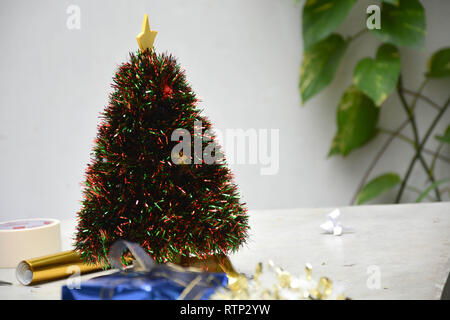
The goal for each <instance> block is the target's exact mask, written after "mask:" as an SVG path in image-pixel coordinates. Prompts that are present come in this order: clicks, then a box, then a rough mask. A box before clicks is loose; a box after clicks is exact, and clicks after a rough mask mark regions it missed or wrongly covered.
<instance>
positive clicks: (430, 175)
mask: <svg viewBox="0 0 450 320" xmlns="http://www.w3.org/2000/svg"><path fill="white" fill-rule="evenodd" d="M427 82H428V78H425V80H424V81H423V82H422V84H421V85H420V88H419V90H418V91H417V94H416V95H415V96H414V99H413V101H412V102H411V107H409V106H408V103H407V102H406V99H405V96H404V95H403V91H402V87H403V86H402V77H401V76H400V77H399V80H398V84H397V92H398V95H399V97H400V101H401V105H402V107H403V109H405V112H406V114H407V115H408V117H409V120H410V122H411V127H412V131H413V134H414V145H415V148H416V155H415V156H414V157H413V161H412V166H411V170H409V172H408V173H407V175H406V176H405V178H404V180H408V179H409V175H410V174H411V171H412V168H413V167H414V164H415V162H416V160H419V161H420V163H421V164H422V167H423V169H424V170H425V173H426V174H427V176H428V178H429V179H430V181H431V183H434V182H435V179H434V175H433V172H432V171H430V168H429V167H428V165H427V163H426V161H425V159H424V158H423V155H422V152H421V151H422V150H421V148H420V147H419V146H420V144H421V143H420V138H419V132H418V129H417V123H416V118H415V115H414V108H415V106H416V103H417V100H418V97H419V94H421V92H422V90H423V88H424V87H425V85H426V83H427ZM403 182H404V183H403ZM403 182H402V185H401V187H400V191H399V194H398V195H397V199H396V201H400V198H401V194H402V193H403V190H404V188H405V185H406V181H403ZM434 191H435V193H436V198H437V199H438V200H439V201H441V195H440V193H439V189H435V190H434ZM399 195H400V197H399Z"/></svg>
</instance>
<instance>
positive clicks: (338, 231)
mask: <svg viewBox="0 0 450 320" xmlns="http://www.w3.org/2000/svg"><path fill="white" fill-rule="evenodd" d="M340 215H341V211H340V210H339V209H334V210H333V211H331V212H330V213H329V214H328V215H327V218H328V220H327V221H326V222H324V223H322V224H321V225H320V228H321V229H322V230H324V231H325V232H326V233H330V234H333V235H335V236H340V235H342V234H343V233H345V232H353V230H352V229H351V228H348V227H344V226H343V225H342V224H341V223H340V222H339V216H340Z"/></svg>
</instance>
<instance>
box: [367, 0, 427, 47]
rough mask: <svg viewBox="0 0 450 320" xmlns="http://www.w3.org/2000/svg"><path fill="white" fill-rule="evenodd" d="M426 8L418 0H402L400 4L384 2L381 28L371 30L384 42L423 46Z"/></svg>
mask: <svg viewBox="0 0 450 320" xmlns="http://www.w3.org/2000/svg"><path fill="white" fill-rule="evenodd" d="M425 25H426V23H425V10H424V9H423V7H422V5H421V4H420V2H419V1H418V0H400V4H399V5H398V6H395V5H392V4H389V3H385V2H383V4H382V8H381V29H373V30H371V31H372V32H373V33H374V34H375V35H376V36H377V37H378V38H380V39H381V40H382V41H384V42H389V43H392V44H395V45H397V46H406V47H411V48H423V46H424V43H425V33H426V32H425Z"/></svg>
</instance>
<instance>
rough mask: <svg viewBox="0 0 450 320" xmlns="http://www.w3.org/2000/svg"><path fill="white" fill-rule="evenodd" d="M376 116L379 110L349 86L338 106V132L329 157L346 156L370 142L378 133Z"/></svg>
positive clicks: (353, 87) (366, 97)
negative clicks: (338, 154) (335, 155)
mask: <svg viewBox="0 0 450 320" xmlns="http://www.w3.org/2000/svg"><path fill="white" fill-rule="evenodd" d="M378 116H379V108H377V107H376V106H375V104H374V103H373V101H372V100H371V99H370V98H369V97H368V96H366V95H365V94H364V93H363V92H361V91H360V90H358V88H356V87H355V86H350V87H349V88H348V89H347V90H346V91H345V92H344V94H343V95H342V98H341V101H340V102H339V105H338V110H337V126H338V130H337V133H336V135H335V137H334V140H333V143H332V146H331V150H330V153H329V156H331V155H334V154H337V153H340V154H342V155H344V156H346V155H348V154H349V153H350V152H351V151H352V150H354V149H356V148H358V147H360V146H362V145H364V144H366V143H367V142H368V141H370V140H371V139H372V138H373V137H374V136H375V135H376V133H377V131H378V130H377V128H376V126H377V122H378Z"/></svg>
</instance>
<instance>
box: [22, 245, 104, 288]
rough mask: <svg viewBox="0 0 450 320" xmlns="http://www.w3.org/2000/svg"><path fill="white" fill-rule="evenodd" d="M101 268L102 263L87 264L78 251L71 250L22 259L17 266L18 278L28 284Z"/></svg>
mask: <svg viewBox="0 0 450 320" xmlns="http://www.w3.org/2000/svg"><path fill="white" fill-rule="evenodd" d="M100 270H102V267H101V266H100V264H86V263H84V262H83V260H81V258H80V255H79V254H78V253H77V252H75V251H73V250H69V251H64V252H60V253H55V254H51V255H48V256H43V257H38V258H33V259H28V260H24V261H21V262H20V263H19V265H18V266H17V268H16V278H17V280H18V281H19V282H20V283H21V284H23V285H25V286H28V285H34V284H37V283H42V282H47V281H53V280H59V279H64V278H68V277H70V276H71V275H72V274H84V273H89V272H94V271H100Z"/></svg>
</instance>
